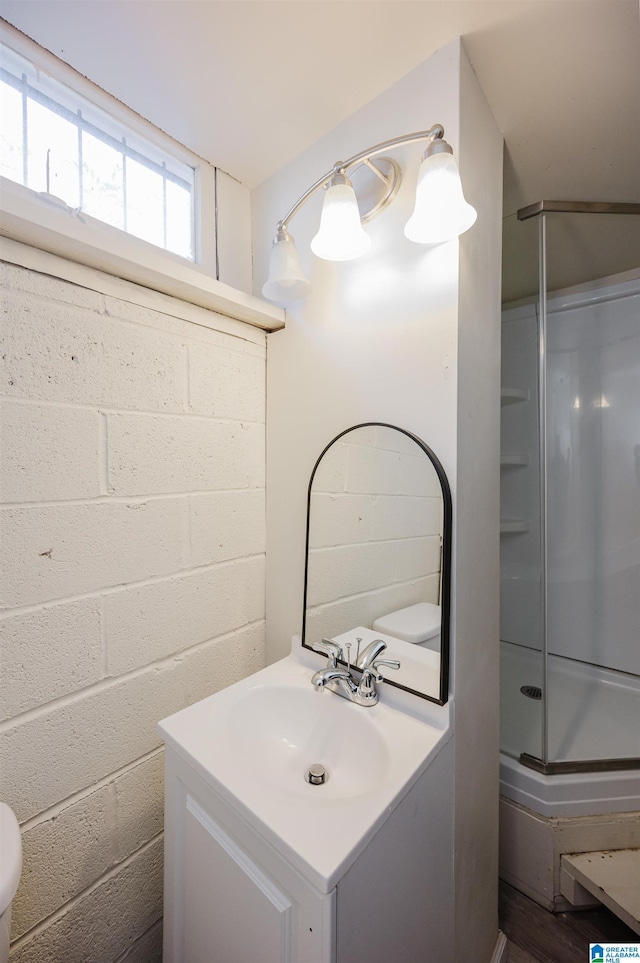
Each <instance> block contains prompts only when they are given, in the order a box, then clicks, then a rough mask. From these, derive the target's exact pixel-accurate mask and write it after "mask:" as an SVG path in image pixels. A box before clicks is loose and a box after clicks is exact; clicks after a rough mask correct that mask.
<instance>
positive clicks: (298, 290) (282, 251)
mask: <svg viewBox="0 0 640 963" xmlns="http://www.w3.org/2000/svg"><path fill="white" fill-rule="evenodd" d="M310 292H311V285H310V284H309V282H308V281H307V279H306V277H305V276H304V274H303V273H302V267H301V265H300V257H299V256H298V251H297V249H296V245H295V243H294V240H293V238H292V237H291V235H290V234H289V233H287V231H279V232H278V234H277V235H276V237H275V239H274V241H273V247H272V248H271V260H270V262H269V277H268V278H267V280H266V281H265V283H264V284H263V286H262V293H263V294H264V296H265V298H268V299H269V301H285V302H286V301H300V300H302V298H306V297H307V295H308V294H309V293H310Z"/></svg>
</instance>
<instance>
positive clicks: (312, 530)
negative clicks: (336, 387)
mask: <svg viewBox="0 0 640 963" xmlns="http://www.w3.org/2000/svg"><path fill="white" fill-rule="evenodd" d="M450 591H451V491H450V489H449V483H448V481H447V476H446V474H445V472H444V469H443V467H442V465H441V464H440V462H439V461H438V459H437V457H436V456H435V454H434V453H433V452H432V451H431V449H430V448H429V446H428V445H426V444H425V443H424V442H423V441H421V440H420V439H419V438H417V437H416V436H415V435H413V434H411V433H410V432H408V431H405V430H404V429H403V428H396V427H394V426H393V425H386V424H382V423H377V422H376V423H367V424H362V425H356V426H355V427H353V428H348V429H346V430H345V431H343V432H341V433H340V434H339V435H337V437H336V438H334V439H333V441H331V442H330V443H329V444H328V445H327V447H326V448H325V449H324V451H323V452H322V454H321V455H320V457H319V458H318V461H317V462H316V465H315V467H314V469H313V472H312V473H311V480H310V482H309V496H308V505H307V551H306V567H305V587H304V615H303V624H302V644H303V645H304V646H305V647H306V648H309V649H310V648H313V646H314V645H315V644H316V643H318V642H320V641H321V640H322V639H332V640H333V641H335V642H337V643H338V644H339V645H340V646H341V647H342V648H343V652H345V653H346V652H348V653H349V657H350V661H351V662H352V663H353V662H355V660H356V651H357V648H358V646H361V647H362V648H364V646H366V645H367V644H368V643H369V642H371V641H373V640H374V639H377V638H382V639H384V641H385V642H386V643H387V650H386V651H385V653H384V657H385V659H387V658H388V659H397V660H399V661H400V668H399V669H397V670H393V669H391V668H387V667H383V668H382V669H381V671H382V673H383V675H384V679H385V683H388V684H390V685H394V686H398V687H399V688H401V689H405V690H407V691H408V692H412V693H413V694H414V695H418V696H421V697H422V698H424V699H429V700H430V701H432V702H437V703H439V704H440V705H443V704H444V703H445V702H446V701H447V698H448V669H449V612H450ZM349 643H350V648H349V647H348V645H349Z"/></svg>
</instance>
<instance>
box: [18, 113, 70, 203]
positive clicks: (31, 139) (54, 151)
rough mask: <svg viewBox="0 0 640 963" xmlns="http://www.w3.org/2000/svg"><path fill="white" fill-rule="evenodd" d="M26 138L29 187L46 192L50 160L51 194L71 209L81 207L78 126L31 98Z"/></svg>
mask: <svg viewBox="0 0 640 963" xmlns="http://www.w3.org/2000/svg"><path fill="white" fill-rule="evenodd" d="M27 137H28V143H27V147H28V155H29V156H28V167H27V171H28V177H27V187H30V188H31V189H32V190H34V191H46V190H47V157H48V165H49V193H50V194H55V195H56V197H61V198H62V200H63V201H66V203H67V204H68V205H69V206H70V207H78V206H79V205H80V195H79V186H78V128H77V126H76V125H75V124H72V123H71V122H70V121H68V120H65V118H64V117H60V116H59V115H58V114H56V113H54V111H53V110H49V108H47V107H43V106H42V104H38V103H36V102H35V101H34V100H31V98H29V99H28V101H27Z"/></svg>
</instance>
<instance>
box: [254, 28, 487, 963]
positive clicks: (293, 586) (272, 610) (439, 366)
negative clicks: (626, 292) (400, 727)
mask: <svg viewBox="0 0 640 963" xmlns="http://www.w3.org/2000/svg"><path fill="white" fill-rule="evenodd" d="M463 121H464V123H463ZM436 122H438V123H442V124H443V125H444V128H445V137H446V139H447V140H448V141H449V142H450V143H451V145H452V147H453V149H454V151H455V152H456V153H457V154H458V156H459V161H460V164H461V169H463V178H464V179H465V186H466V190H467V196H468V199H469V200H470V202H471V203H472V204H474V206H476V207H477V208H478V210H479V220H478V224H477V225H476V227H475V228H474V229H473V232H471V233H469V234H468V235H467V236H465V237H463V239H462V241H461V243H460V245H459V246H458V243H457V242H454V243H451V244H448V245H442V246H440V247H438V248H433V249H431V250H428V249H425V248H421V247H419V246H418V245H414V244H412V243H411V242H410V241H408V240H406V239H405V238H404V236H403V232H402V229H403V225H404V223H405V221H406V220H407V218H408V216H409V215H410V213H411V209H412V192H413V187H414V185H415V178H416V176H417V169H418V164H419V159H420V154H421V148H420V145H417V146H414V147H410V148H406V149H405V150H403V151H398V152H394V156H395V157H396V158H397V159H398V160H399V161H400V163H401V164H402V167H403V171H404V176H405V180H404V183H403V186H402V188H401V191H400V193H399V195H398V197H397V199H396V201H395V202H394V204H393V205H392V206H391V207H390V208H389V209H388V210H387V211H385V212H384V213H383V214H382V215H381V216H380V217H379V218H377V219H376V220H375V221H373V222H371V224H370V225H369V226H368V230H369V232H370V234H371V236H372V239H373V244H372V247H371V250H370V252H369V253H368V254H367V255H366V256H365V257H364V258H362V259H359V260H358V261H354V262H347V263H343V264H329V263H328V262H320V261H318V260H316V259H314V258H313V257H312V255H311V254H310V253H309V250H308V245H309V241H310V239H311V237H312V235H313V233H314V232H315V229H316V224H317V219H318V213H319V209H320V205H321V198H320V197H316V198H315V199H314V200H313V202H311V203H309V204H308V205H307V207H306V208H305V209H303V211H302V212H300V214H298V215H297V216H296V218H295V219H294V221H293V222H292V224H291V232H292V234H293V235H294V237H295V239H296V241H297V243H298V247H299V249H300V253H301V256H302V260H303V264H304V266H305V268H306V270H307V271H308V272H309V276H310V279H311V281H312V284H313V286H314V289H313V293H312V295H311V297H310V298H309V299H308V300H307V301H306V302H304V303H302V304H299V305H296V306H294V307H292V308H291V309H290V310H289V311H288V317H287V327H286V329H285V330H284V331H282V332H278V333H276V334H274V335H272V336H271V337H270V339H269V345H268V365H267V385H268V390H267V398H268V403H267V412H268V415H267V425H268V435H267V492H268V499H267V551H268V558H269V566H268V571H267V621H268V626H269V628H268V640H267V645H268V657H269V659H270V660H274V659H277V658H279V657H281V656H282V655H284V654H286V652H287V651H288V649H289V645H290V638H291V635H292V634H293V633H295V632H297V631H299V629H300V625H301V618H302V593H303V573H304V546H305V508H306V490H307V485H308V481H309V476H310V473H311V470H312V468H313V465H314V462H315V460H316V458H317V456H318V455H319V453H320V451H321V450H322V449H323V447H324V446H325V445H326V444H327V443H328V442H329V441H330V439H331V438H332V437H333V436H335V435H336V434H337V433H338V432H339V431H341V430H342V429H344V428H346V427H348V426H349V425H353V424H356V423H359V422H363V421H376V420H380V421H385V422H390V423H395V424H397V425H398V426H400V427H402V428H405V429H408V430H410V431H412V432H414V433H415V434H416V435H418V436H419V437H421V438H422V439H423V440H424V441H425V442H426V443H427V444H428V445H430V447H431V448H433V450H434V451H435V453H436V454H437V456H438V457H439V459H440V461H441V462H442V464H443V466H444V469H445V471H446V472H447V475H448V477H449V481H450V484H451V486H452V489H453V497H454V519H456V518H457V512H458V501H459V497H460V496H459V494H458V491H460V495H461V496H462V497H463V499H464V501H463V504H462V506H461V511H462V513H463V519H464V521H463V524H462V525H461V524H458V522H457V521H454V524H455V525H456V527H457V531H458V534H457V536H456V552H455V556H454V568H455V572H456V578H457V584H458V591H457V592H456V593H454V599H453V604H454V625H453V629H454V631H453V637H454V652H455V662H454V672H453V676H452V686H453V690H454V693H455V694H456V696H457V697H458V698H460V703H461V704H460V707H459V709H458V708H456V715H458V712H459V713H460V719H461V724H460V729H459V731H460V733H461V735H462V739H466V738H469V739H470V745H469V747H468V748H465V747H464V746H461V745H460V741H459V737H458V736H457V735H456V737H455V738H456V746H457V747H458V748H457V749H456V753H458V751H459V762H458V761H457V762H456V776H457V780H458V785H457V786H456V790H455V807H456V808H455V820H454V822H455V829H454V832H455V835H456V839H457V840H459V842H457V844H456V848H455V865H454V873H455V886H456V909H455V913H456V925H455V939H456V947H455V951H454V955H455V960H457V961H460V963H462V961H465V963H466V961H468V960H469V959H471V958H473V959H478V960H483V961H484V960H488V959H489V958H490V955H491V952H492V951H493V946H494V943H495V939H496V934H497V787H498V776H497V756H498V736H497V720H498V698H497V695H498V691H497V686H498V661H497V660H498V631H497V618H498V613H497V585H498V563H497V554H498V475H497V472H498V469H497V465H498V416H499V408H498V403H497V399H498V386H499V343H498V328H499V271H500V266H499V265H500V213H501V192H502V166H501V139H500V137H499V135H498V132H497V130H496V127H495V123H494V121H493V118H492V117H491V114H490V112H489V110H488V108H487V106H486V103H485V101H484V98H483V96H482V94H481V92H480V90H479V88H478V87H477V84H476V82H475V78H474V77H473V74H472V72H471V69H470V67H469V66H468V63H467V62H466V58H465V55H464V52H463V51H462V50H461V46H460V43H459V41H454V42H452V43H450V44H448V45H447V46H446V47H444V48H443V49H442V50H440V51H438V52H437V53H436V54H435V55H434V56H433V57H431V58H430V59H429V60H428V61H426V62H425V63H424V64H422V65H421V66H420V67H419V68H417V69H416V70H414V71H412V72H411V73H410V74H408V75H407V76H406V77H405V78H403V79H402V80H401V81H400V82H399V83H397V84H395V85H394V86H393V87H391V88H390V89H389V90H387V91H386V92H384V93H383V94H382V95H380V96H379V97H378V98H376V99H375V100H374V101H372V102H371V103H370V104H368V105H367V106H366V107H365V108H363V109H362V110H360V111H358V112H357V113H356V114H355V115H353V116H352V117H351V118H350V119H349V120H348V121H347V122H345V123H344V124H342V125H340V126H339V127H338V128H336V129H335V130H334V131H333V132H331V133H330V134H328V135H327V136H326V137H324V138H323V139H322V140H320V141H319V142H318V143H317V144H316V145H315V146H314V147H313V149H312V150H309V151H307V152H305V153H304V154H302V155H301V156H300V157H299V158H298V159H297V160H296V161H295V162H293V163H292V164H290V165H288V166H287V167H286V168H285V169H283V170H282V171H280V172H279V173H278V174H277V175H276V176H274V177H273V178H271V179H270V180H269V181H267V182H266V183H265V184H263V185H262V186H261V187H260V188H259V189H257V190H256V191H255V192H254V194H253V208H254V225H253V236H254V259H255V267H256V272H255V279H256V290H258V289H259V286H260V285H261V284H262V280H263V278H264V276H265V274H266V264H267V258H268V254H269V250H268V249H269V243H270V239H271V237H272V236H273V232H274V226H275V223H276V221H277V220H278V218H279V217H282V216H283V214H284V212H285V211H286V210H287V209H288V208H289V206H290V205H291V204H292V203H293V201H295V199H296V198H297V197H298V196H299V195H300V194H302V193H303V191H304V190H306V188H307V187H308V186H309V185H310V184H311V183H312V182H313V181H314V180H316V179H317V177H319V176H320V175H321V174H322V173H324V172H325V171H327V170H329V169H330V168H331V167H332V165H333V164H334V162H335V161H336V159H338V158H344V157H348V156H349V155H351V154H353V153H356V151H359V150H361V149H363V148H365V147H366V146H368V145H372V144H375V143H376V142H379V141H382V140H386V139H388V138H390V137H393V136H395V135H400V134H403V133H407V132H409V131H412V130H424V129H426V128H428V127H429V126H431V125H432V124H433V123H436ZM474 232H475V233H474ZM257 239H262V243H261V244H259V243H258V241H257ZM459 249H460V258H459ZM459 271H460V276H459ZM459 340H460V345H459ZM461 378H463V379H464V383H463V384H461V383H460V379H461ZM462 418H464V419H465V422H466V424H465V425H461V423H460V422H461V419H462ZM459 462H460V464H462V465H463V467H464V472H465V478H464V479H462V482H461V484H460V488H459V490H458V482H457V479H458V477H459ZM462 553H467V561H466V562H465V561H464V560H462V559H461V556H462ZM458 559H461V561H460V562H459V561H458ZM458 569H459V570H458ZM476 575H477V576H478V578H477V583H476V582H475V580H474V579H475V576H476ZM458 624H460V626H461V628H460V630H459V629H458V627H457V626H458ZM458 632H459V633H460V641H459V642H458V639H457V638H456V636H457V634H458ZM467 660H468V662H467ZM485 686H486V688H485ZM474 719H475V720H476V724H475V726H474V725H473V721H474ZM451 777H452V780H451V794H452V798H453V796H454V787H453V773H451ZM452 850H453V845H452ZM476 905H477V908H476ZM450 913H451V907H447V908H445V909H444V910H443V916H442V920H443V926H445V927H446V926H447V925H449V924H448V923H447V918H448V919H449V920H450V922H451V924H453V920H451V917H450V915H449V916H448V914H450Z"/></svg>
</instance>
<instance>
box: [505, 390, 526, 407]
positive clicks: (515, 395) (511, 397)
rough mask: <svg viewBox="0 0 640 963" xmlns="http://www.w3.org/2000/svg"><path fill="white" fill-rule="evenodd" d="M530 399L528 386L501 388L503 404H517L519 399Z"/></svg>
mask: <svg viewBox="0 0 640 963" xmlns="http://www.w3.org/2000/svg"><path fill="white" fill-rule="evenodd" d="M528 400H529V389H528V388H501V389H500V404H501V405H515V404H516V403H517V402H518V401H528Z"/></svg>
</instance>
